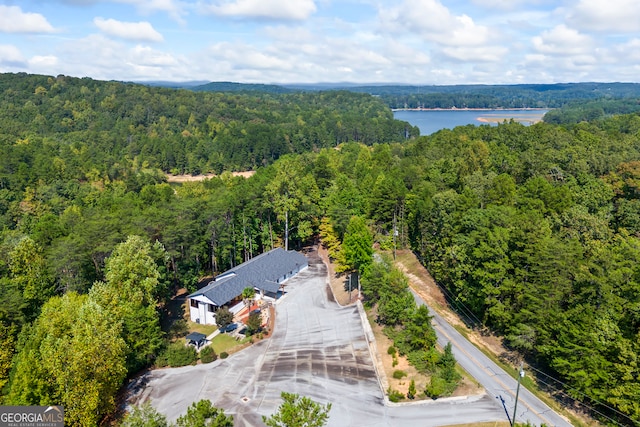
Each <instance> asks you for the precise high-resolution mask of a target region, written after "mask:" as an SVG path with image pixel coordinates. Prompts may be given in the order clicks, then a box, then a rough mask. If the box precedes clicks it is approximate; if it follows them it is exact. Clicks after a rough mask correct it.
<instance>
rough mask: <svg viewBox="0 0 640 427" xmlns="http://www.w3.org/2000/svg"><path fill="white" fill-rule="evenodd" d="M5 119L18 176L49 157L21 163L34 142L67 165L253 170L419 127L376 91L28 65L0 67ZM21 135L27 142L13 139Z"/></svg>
mask: <svg viewBox="0 0 640 427" xmlns="http://www.w3.org/2000/svg"><path fill="white" fill-rule="evenodd" d="M0 124H1V126H2V127H1V128H0V148H1V149H2V150H3V151H2V152H0V159H2V161H3V162H9V164H8V165H3V166H2V167H0V170H9V171H11V172H12V173H11V175H12V176H10V177H7V176H6V175H0V180H3V179H4V180H6V179H12V180H18V181H29V180H33V178H34V176H38V175H39V174H42V173H43V171H42V170H41V169H42V168H47V169H50V168H51V167H53V165H49V166H48V167H47V165H46V164H41V163H42V162H44V163H48V160H47V159H34V161H35V162H36V164H37V165H38V166H39V168H38V170H36V171H33V170H31V171H29V170H24V169H20V164H21V161H20V160H21V157H24V156H29V155H30V153H29V151H30V150H29V145H30V144H32V145H37V144H45V145H46V146H48V147H49V148H50V149H52V150H58V149H59V150H60V151H61V153H60V155H59V156H57V159H56V161H57V163H55V164H56V165H58V167H60V162H63V163H64V169H65V172H66V173H67V174H76V177H78V176H79V175H81V174H83V173H86V172H88V168H89V167H97V172H98V173H100V174H101V175H108V176H110V177H112V176H115V175H117V174H119V173H123V172H124V169H123V168H124V164H123V162H125V161H129V162H131V161H134V162H136V163H137V164H138V165H141V166H142V165H145V166H146V165H148V166H150V167H156V168H160V169H162V170H163V171H166V172H169V171H172V172H175V173H188V174H199V173H203V172H210V171H215V172H222V171H223V170H248V169H253V168H256V167H258V166H264V165H267V164H270V163H273V161H274V160H276V159H277V158H278V157H280V156H281V155H283V154H287V153H301V152H306V151H312V150H318V149H320V148H324V147H335V146H336V145H338V144H339V143H341V142H347V141H358V142H362V143H364V144H367V145H370V144H373V143H376V142H383V141H384V142H389V141H402V140H404V139H406V138H408V137H411V136H415V135H418V132H419V131H418V129H417V128H413V127H411V126H409V125H408V124H406V123H403V122H399V121H396V120H394V119H393V115H392V113H391V111H389V109H388V108H387V107H386V106H385V105H384V104H383V103H382V102H381V101H380V100H379V99H376V98H374V97H371V96H368V95H363V94H355V93H351V92H322V93H292V94H286V95H270V94H267V93H260V94H252V95H248V94H228V93H227V94H223V93H208V92H202V93H196V92H193V91H188V90H173V89H164V88H157V87H147V86H142V85H134V84H122V83H117V82H102V81H96V80H92V79H88V78H83V79H77V78H72V77H65V76H58V77H57V78H54V77H47V76H35V75H26V74H1V75H0ZM18 140H19V141H22V145H23V146H22V148H21V149H17V148H15V147H12V145H13V144H14V143H15V142H16V141H18ZM7 147H11V148H10V149H9V148H7ZM78 169H80V170H78ZM25 175H26V176H25ZM45 179H46V178H45Z"/></svg>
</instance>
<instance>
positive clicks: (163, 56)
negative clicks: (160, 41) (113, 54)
mask: <svg viewBox="0 0 640 427" xmlns="http://www.w3.org/2000/svg"><path fill="white" fill-rule="evenodd" d="M129 62H130V63H133V64H137V65H141V66H145V67H169V66H173V65H177V64H178V61H177V60H176V58H174V57H173V56H172V55H171V54H169V53H166V52H162V51H159V50H155V49H152V48H150V47H149V46H140V45H138V46H135V47H134V48H132V49H130V50H129Z"/></svg>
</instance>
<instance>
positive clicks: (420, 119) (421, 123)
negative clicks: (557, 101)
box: [393, 110, 549, 135]
mask: <svg viewBox="0 0 640 427" xmlns="http://www.w3.org/2000/svg"><path fill="white" fill-rule="evenodd" d="M547 111H549V110H398V111H394V112H393V115H394V117H395V118H396V119H398V120H404V121H407V122H409V123H411V124H412V125H414V126H418V128H420V135H431V134H432V133H434V132H437V131H439V130H440V129H453V128H454V127H456V126H464V125H482V124H490V125H497V124H498V123H502V122H503V121H505V120H510V119H514V120H516V121H518V122H520V123H522V124H524V125H530V124H533V123H536V122H539V121H540V120H542V116H544V115H545V113H546V112H547Z"/></svg>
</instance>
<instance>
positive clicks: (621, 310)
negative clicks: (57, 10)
mask: <svg viewBox="0 0 640 427" xmlns="http://www.w3.org/2000/svg"><path fill="white" fill-rule="evenodd" d="M2 77H3V78H2V79H0V102H1V105H2V108H0V150H1V151H0V227H1V228H0V230H1V234H0V245H1V246H2V250H0V298H2V303H0V340H1V342H2V344H1V345H0V349H1V350H0V386H2V387H3V388H2V403H3V404H28V403H30V404H47V403H60V402H63V403H64V404H65V405H66V406H65V411H68V414H69V417H70V418H69V422H70V423H71V424H73V425H83V424H84V425H91V424H96V423H97V422H98V421H99V420H100V419H101V418H102V417H104V416H105V415H107V414H109V413H110V412H111V411H112V410H113V405H114V396H115V393H116V391H117V389H118V387H120V385H121V384H122V383H123V381H124V380H125V379H126V377H127V376H128V375H132V374H133V373H135V372H137V370H139V369H140V368H141V367H144V366H148V365H149V364H150V363H152V361H153V359H154V358H155V357H156V355H157V353H158V351H160V349H161V348H162V347H163V346H164V345H165V344H164V342H165V340H164V333H163V332H162V330H161V329H160V317H161V310H160V309H161V308H162V306H163V303H164V302H165V301H166V300H167V298H168V297H169V296H170V295H171V291H172V289H173V288H174V287H175V286H193V284H194V283H195V282H196V280H197V279H198V277H201V276H202V275H206V274H211V272H212V270H217V271H223V270H225V269H227V268H228V267H230V266H233V265H236V264H238V263H240V262H242V261H244V260H246V259H249V258H250V257H252V256H254V255H256V254H259V253H261V252H263V251H264V250H267V249H269V248H271V247H274V246H278V245H283V238H284V235H285V224H286V222H285V218H287V219H288V224H289V226H290V233H289V237H290V240H289V245H290V246H291V247H300V246H301V245H303V244H304V243H305V242H308V241H311V239H313V238H314V236H316V235H317V234H318V233H319V230H320V229H321V228H323V229H324V230H325V231H326V229H327V226H328V225H330V226H331V227H330V228H331V229H332V233H333V235H334V237H335V239H337V241H338V242H342V241H343V238H344V236H345V233H346V232H347V229H348V227H349V224H350V223H352V222H353V221H354V219H353V218H354V217H356V218H360V219H361V220H362V221H361V222H364V223H365V224H366V225H367V227H368V228H369V229H370V230H371V231H372V232H373V235H374V240H375V242H376V244H377V245H379V246H380V247H382V248H390V247H391V246H392V241H393V234H394V233H393V230H394V229H396V230H397V231H398V238H397V243H398V244H399V245H402V246H406V247H411V248H412V249H413V250H414V251H415V252H416V253H417V254H418V255H419V256H420V258H421V259H422V260H423V262H424V263H425V265H426V266H427V267H428V268H429V270H430V271H431V273H432V274H433V275H434V277H435V278H436V280H437V281H438V283H439V284H440V285H441V286H442V287H443V288H444V289H446V290H447V291H448V292H450V293H451V295H452V299H451V304H452V306H454V307H455V308H457V309H458V310H460V312H461V313H462V314H464V315H465V316H467V317H468V318H469V319H470V321H473V322H476V323H477V324H479V325H482V326H486V327H489V328H491V329H493V330H494V331H496V332H498V333H500V334H502V335H503V336H504V339H505V343H506V344H507V345H508V346H510V347H511V348H512V349H514V350H517V351H519V352H521V353H522V354H523V355H524V356H525V357H526V358H527V359H528V360H529V361H530V362H531V363H534V364H535V365H536V366H538V367H540V368H541V369H543V370H545V371H546V372H548V373H549V374H551V375H553V376H555V377H557V378H560V379H561V380H562V381H563V382H564V383H565V391H566V392H567V393H568V394H570V395H571V396H573V397H575V398H577V399H579V400H583V401H585V402H587V403H588V404H589V405H591V406H593V407H597V408H598V410H599V411H601V412H603V413H605V414H606V415H607V416H609V417H611V418H613V419H615V420H617V422H619V423H621V424H623V425H640V403H639V402H640V360H639V356H640V116H639V115H637V114H629V115H619V116H618V115H616V116H612V117H607V118H603V119H600V120H597V121H594V122H582V123H578V124H574V125H571V126H569V127H563V126H561V125H555V124H548V123H539V124H536V125H533V126H529V127H526V126H522V125H520V124H518V123H505V124H501V125H499V126H495V127H490V126H480V127H476V126H465V127H459V128H456V129H454V130H443V131H440V132H437V133H435V134H434V135H431V136H428V137H418V136H417V135H418V134H417V130H416V129H414V128H412V127H410V126H409V125H407V124H406V123H403V122H396V121H394V120H393V118H392V116H391V112H390V111H389V110H388V108H386V107H385V106H384V104H383V103H382V102H381V101H380V99H379V98H378V97H372V96H369V95H365V94H353V93H346V92H333V91H330V92H319V93H312V94H307V93H305V94H301V93H296V94H282V95H249V94H219V93H195V92H190V91H185V90H169V89H163V88H149V87H144V86H137V85H129V84H121V83H115V82H97V81H93V80H90V79H72V78H68V77H62V76H59V77H57V78H55V77H46V76H27V75H4V76H2ZM216 129H217V130H216ZM223 135H226V136H223ZM271 144H273V146H271ZM367 144H370V145H367ZM278 147H280V148H278ZM336 148H337V149H336ZM270 150H271V151H270ZM171 159H173V160H171ZM178 159H180V160H179V162H178ZM262 165H264V166H262ZM243 167H244V168H257V172H256V173H255V175H253V176H252V177H251V178H249V179H244V178H240V177H232V176H231V175H230V174H228V173H223V174H222V175H220V176H219V177H216V178H212V179H209V180H206V181H203V182H197V183H186V184H183V185H180V186H171V185H169V184H168V183H167V182H166V178H165V175H164V173H163V171H165V172H166V171H171V170H177V171H187V172H192V173H194V172H197V171H209V170H215V171H220V170H234V169H241V168H243ZM365 273H366V272H365ZM369 277H375V275H374V274H373V273H369ZM365 284H366V286H367V292H370V293H371V294H375V293H376V288H375V281H371V280H370V281H369V282H366V281H365ZM134 319H135V320H136V321H134ZM140 319H143V321H140ZM87 336H91V340H90V341H89V340H88V339H87ZM96 336H99V337H101V339H100V340H96ZM96 342H99V343H100V346H96V345H95V343H96ZM92 344H93V345H92ZM34 367H36V368H34ZM70 389H73V390H74V391H73V393H70V392H69V390H70ZM79 396H81V397H79ZM74 399H75V401H78V400H80V401H82V402H83V406H82V407H79V406H78V404H77V403H76V404H75V406H74V404H73V402H74Z"/></svg>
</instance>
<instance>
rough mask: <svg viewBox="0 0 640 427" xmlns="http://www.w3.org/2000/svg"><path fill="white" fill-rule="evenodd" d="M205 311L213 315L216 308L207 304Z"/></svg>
mask: <svg viewBox="0 0 640 427" xmlns="http://www.w3.org/2000/svg"><path fill="white" fill-rule="evenodd" d="M207 311H208V312H209V313H214V312H215V311H216V306H215V305H213V304H207Z"/></svg>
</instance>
